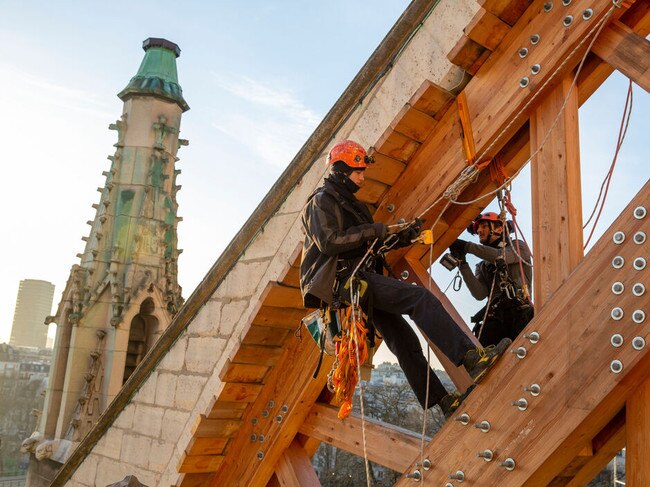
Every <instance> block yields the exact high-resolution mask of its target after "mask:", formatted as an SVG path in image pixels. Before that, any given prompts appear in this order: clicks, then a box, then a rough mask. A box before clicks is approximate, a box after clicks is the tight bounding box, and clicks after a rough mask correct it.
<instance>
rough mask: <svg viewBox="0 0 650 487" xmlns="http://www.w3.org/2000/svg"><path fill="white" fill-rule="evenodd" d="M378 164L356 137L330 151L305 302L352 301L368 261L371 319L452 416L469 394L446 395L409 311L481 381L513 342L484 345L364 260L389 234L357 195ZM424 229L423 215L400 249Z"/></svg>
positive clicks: (410, 373)
mask: <svg viewBox="0 0 650 487" xmlns="http://www.w3.org/2000/svg"><path fill="white" fill-rule="evenodd" d="M372 162H374V160H373V159H372V157H369V156H368V154H367V153H366V151H365V149H364V148H363V147H361V146H360V145H359V144H357V143H356V142H352V141H349V140H346V141H342V142H340V143H338V144H336V145H335V146H334V147H332V149H331V150H330V152H329V155H328V157H327V164H328V165H329V166H330V174H329V176H328V177H327V178H326V179H325V182H324V184H323V186H321V187H320V188H318V189H317V190H316V191H315V192H314V193H313V194H312V195H311V196H310V197H309V199H308V201H307V204H306V206H305V208H304V209H303V213H302V224H303V229H304V231H305V242H304V245H303V251H302V261H301V263H300V289H301V292H302V295H303V301H304V305H305V307H308V308H324V307H326V306H328V305H332V304H333V303H337V302H346V301H347V302H349V301H350V298H349V293H348V294H347V295H346V293H347V291H346V284H347V283H348V281H349V279H350V276H351V275H352V273H353V271H354V270H355V269H356V268H357V266H358V265H359V264H361V265H360V267H359V270H358V271H357V273H356V274H355V277H359V278H360V279H361V280H363V281H364V282H365V283H367V288H366V289H365V292H364V296H363V299H362V301H361V307H362V309H363V311H364V312H365V313H366V314H368V315H369V316H371V317H372V320H371V321H372V324H373V325H374V326H375V328H376V329H377V331H378V332H379V333H380V334H381V336H382V337H383V339H384V341H385V342H386V345H387V346H388V348H389V349H390V351H391V352H392V353H393V354H395V356H396V357H397V360H398V361H399V364H400V367H401V368H402V370H403V371H404V374H405V376H406V379H407V380H408V382H409V384H410V386H411V388H412V389H413V391H414V392H415V395H416V397H417V399H418V401H419V402H420V404H421V405H422V407H423V408H424V409H428V408H430V407H432V406H434V405H435V404H440V406H441V408H442V409H443V412H444V413H445V414H446V415H447V416H448V415H449V414H450V413H451V412H452V411H453V409H455V408H456V407H458V405H459V404H460V401H461V400H462V399H464V395H463V396H461V395H460V394H458V393H453V394H451V395H449V394H447V391H446V390H445V388H444V387H443V385H442V383H441V382H440V380H439V379H438V377H437V376H436V374H435V373H434V372H433V371H432V370H431V369H430V368H429V367H428V364H427V360H426V358H425V357H424V354H423V353H422V348H421V346H420V342H419V340H418V338H417V336H416V334H415V332H414V331H413V329H412V328H411V326H410V325H409V324H408V322H406V320H404V318H402V315H408V316H409V317H410V318H411V319H412V320H413V321H414V322H415V323H416V324H417V326H418V328H419V329H420V330H421V331H422V333H423V334H424V335H425V336H426V337H427V338H428V339H429V340H431V341H432V342H433V343H434V344H435V345H436V346H438V347H439V348H440V349H441V350H442V351H443V353H445V355H446V356H447V357H448V358H449V359H450V360H451V362H452V363H454V364H456V365H457V366H460V365H463V366H464V367H465V368H466V369H467V371H468V372H469V374H470V376H471V377H472V378H473V380H474V381H475V382H479V381H480V380H481V379H482V378H483V376H484V375H485V374H486V372H487V371H488V369H489V368H490V367H491V366H492V365H493V364H494V363H495V362H496V360H497V359H498V357H499V356H500V355H501V354H502V353H503V352H504V351H505V350H506V349H507V347H508V345H510V343H511V341H510V340H508V339H504V340H502V341H501V342H500V343H499V344H498V345H497V346H496V347H492V348H491V349H488V350H484V349H477V348H476V347H475V345H474V343H473V342H472V341H471V340H470V339H469V337H467V335H466V334H465V333H463V331H462V330H461V329H460V328H459V327H458V325H457V324H456V322H455V321H454V320H453V319H452V318H451V316H450V315H449V314H448V313H447V311H446V310H445V309H444V308H443V306H442V305H441V303H440V301H439V300H438V299H437V298H436V297H435V296H434V295H433V294H431V293H430V292H429V291H428V290H426V289H424V288H423V287H420V286H414V285H412V284H407V283H405V282H403V281H400V280H397V279H394V278H391V277H387V276H384V275H383V268H382V265H381V263H380V262H377V261H375V260H374V259H364V256H366V253H367V251H368V249H369V247H370V246H371V245H372V244H373V242H375V241H377V244H376V246H375V248H378V247H380V246H381V245H382V242H383V241H384V239H387V238H389V231H388V227H387V226H386V225H385V224H384V223H379V222H374V220H373V218H372V215H371V214H370V211H368V208H367V207H366V205H365V204H363V203H362V202H360V201H359V200H357V198H356V197H355V195H354V194H355V193H356V192H357V191H358V190H359V189H360V188H361V187H362V186H363V183H364V171H365V169H366V168H367V167H368V165H369V164H370V163H372ZM420 226H421V223H420V222H419V220H416V221H414V222H412V223H411V224H410V225H407V226H406V227H405V228H403V229H402V230H401V231H399V232H398V233H396V234H392V235H394V236H392V237H390V238H391V239H393V240H394V239H395V238H397V239H398V241H399V246H406V245H410V244H411V242H412V241H413V240H414V239H415V238H416V237H417V236H418V235H419V233H420ZM427 370H428V371H429V374H428V376H429V382H428V389H429V398H428V399H429V400H428V402H427V401H426V391H427Z"/></svg>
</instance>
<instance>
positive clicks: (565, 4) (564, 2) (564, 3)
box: [562, 0, 571, 7]
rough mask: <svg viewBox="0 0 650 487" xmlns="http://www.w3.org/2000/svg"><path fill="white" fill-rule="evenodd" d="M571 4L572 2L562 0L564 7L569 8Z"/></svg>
mask: <svg viewBox="0 0 650 487" xmlns="http://www.w3.org/2000/svg"><path fill="white" fill-rule="evenodd" d="M570 4H571V0H562V5H564V6H565V7H568V6H569V5H570Z"/></svg>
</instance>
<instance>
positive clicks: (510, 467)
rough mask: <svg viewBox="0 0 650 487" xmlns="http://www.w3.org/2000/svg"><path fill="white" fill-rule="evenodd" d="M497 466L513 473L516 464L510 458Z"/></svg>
mask: <svg viewBox="0 0 650 487" xmlns="http://www.w3.org/2000/svg"><path fill="white" fill-rule="evenodd" d="M499 465H500V466H502V467H503V468H505V469H506V470H509V471H513V470H514V469H515V466H516V463H515V461H514V460H513V459H512V458H509V457H508V458H506V459H505V460H504V461H503V462H501V463H500V464H499Z"/></svg>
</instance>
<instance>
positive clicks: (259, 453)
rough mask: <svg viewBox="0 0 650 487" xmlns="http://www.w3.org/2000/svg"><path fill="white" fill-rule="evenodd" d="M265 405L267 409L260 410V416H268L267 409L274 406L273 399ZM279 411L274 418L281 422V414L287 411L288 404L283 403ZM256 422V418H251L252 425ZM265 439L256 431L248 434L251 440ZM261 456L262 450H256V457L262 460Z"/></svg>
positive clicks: (262, 440) (261, 440)
mask: <svg viewBox="0 0 650 487" xmlns="http://www.w3.org/2000/svg"><path fill="white" fill-rule="evenodd" d="M267 407H268V409H264V410H263V411H262V413H261V414H262V417H264V418H268V417H269V416H270V414H271V413H270V412H269V409H273V408H274V407H275V401H274V400H273V399H271V400H270V401H269V402H268V404H267ZM280 412H281V413H282V414H278V415H277V416H276V417H275V420H276V421H277V422H278V423H282V421H284V416H282V415H283V414H287V413H288V412H289V406H288V405H287V404H283V405H282V407H281V408H280ZM258 423H259V420H258V419H257V418H253V419H251V424H252V425H253V426H257V424H258ZM265 439H266V437H265V436H264V435H258V434H256V433H251V435H250V440H251V442H255V441H259V442H260V443H264V440H265ZM263 458H264V452H263V451H262V450H260V451H258V452H257V459H258V460H262V459H263Z"/></svg>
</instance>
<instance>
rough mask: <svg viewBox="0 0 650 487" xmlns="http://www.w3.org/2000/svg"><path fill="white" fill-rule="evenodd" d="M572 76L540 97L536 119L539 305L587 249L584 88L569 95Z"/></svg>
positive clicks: (535, 245)
mask: <svg viewBox="0 0 650 487" xmlns="http://www.w3.org/2000/svg"><path fill="white" fill-rule="evenodd" d="M571 82H572V76H570V75H569V76H566V77H565V78H564V79H563V80H562V83H561V84H560V85H559V86H558V87H557V88H556V89H554V90H553V91H552V92H551V93H549V94H548V96H547V97H546V98H545V99H544V100H543V101H542V102H541V103H540V105H539V106H538V108H537V109H536V110H535V111H534V114H533V115H532V116H531V120H530V140H531V144H530V150H531V153H535V152H537V155H536V156H535V157H534V158H533V160H532V162H531V191H532V200H533V201H532V203H533V204H532V217H533V255H534V262H533V268H534V269H535V272H534V288H535V299H534V301H535V304H536V305H537V307H538V309H539V307H541V306H543V305H544V303H545V301H547V300H548V298H549V297H550V296H551V295H552V294H553V293H554V292H555V291H556V289H557V288H558V287H559V286H560V284H561V283H562V282H563V281H564V279H566V278H567V276H568V275H569V274H570V273H571V271H572V270H573V269H574V268H575V267H576V266H577V265H578V263H579V262H580V260H581V259H582V257H583V255H584V252H583V248H582V247H583V244H582V197H581V195H582V191H581V186H580V185H581V182H580V144H579V141H578V91H577V90H573V91H572V92H571V93H570V95H569V88H570V86H571ZM567 96H568V97H569V98H568V100H567V102H566V106H565V108H564V110H563V111H562V113H561V115H560V116H559V119H558V118H557V116H558V113H560V109H561V107H562V105H563V103H564V101H565V99H566V98H567ZM556 119H557V124H556V125H555V127H554V128H553V123H554V122H555V120H556ZM549 131H550V133H549Z"/></svg>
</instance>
